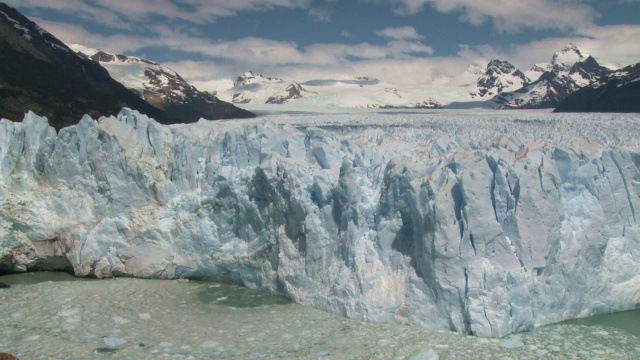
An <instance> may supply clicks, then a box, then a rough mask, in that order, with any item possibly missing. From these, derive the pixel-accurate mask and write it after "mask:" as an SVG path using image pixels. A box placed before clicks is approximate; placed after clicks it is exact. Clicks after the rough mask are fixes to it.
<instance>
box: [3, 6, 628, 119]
mask: <svg viewBox="0 0 640 360" xmlns="http://www.w3.org/2000/svg"><path fill="white" fill-rule="evenodd" d="M0 50H1V51H0V66H1V67H2V69H3V71H2V72H1V73H0V116H2V117H4V118H8V119H11V120H16V121H18V120H20V119H22V118H23V116H24V113H25V112H26V111H28V110H33V111H35V112H37V113H39V114H43V115H45V116H47V117H48V118H49V121H50V122H51V124H52V125H53V126H54V127H55V128H57V129H60V128H62V127H64V126H67V125H70V124H73V123H75V122H77V119H79V118H80V117H82V115H84V114H88V115H90V116H92V117H94V118H95V117H99V116H102V115H113V114H117V113H118V112H119V111H120V109H121V108H122V107H125V106H126V107H131V108H134V109H137V110H139V111H141V112H143V113H146V114H149V115H150V116H152V117H154V118H156V119H157V120H158V121H159V122H161V123H164V124H172V123H189V122H194V121H198V120H199V119H200V118H205V119H210V120H215V119H222V118H243V117H252V116H255V115H254V114H252V113H250V112H248V111H246V110H243V109H240V108H238V107H236V106H234V105H233V104H296V105H297V106H302V107H325V106H338V107H364V108H426V109H439V108H451V109H456V108H498V109H536V108H556V107H558V108H559V111H618V109H619V111H634V110H632V109H635V108H636V107H637V106H636V105H635V104H637V103H640V98H639V97H638V90H637V87H638V82H637V72H638V71H637V69H638V68H639V66H638V65H635V67H634V66H630V67H628V68H625V69H621V70H617V71H614V70H611V69H609V68H606V67H604V66H601V65H600V64H598V62H597V61H596V59H595V58H593V57H592V56H590V55H589V54H588V53H586V52H585V51H584V50H582V49H580V48H578V47H577V46H575V45H573V44H568V45H566V46H565V47H564V48H562V49H561V50H559V51H558V52H556V53H555V54H553V56H552V57H551V59H550V61H549V62H546V63H539V64H536V65H534V66H533V67H532V68H531V69H529V70H526V71H521V70H519V69H518V68H516V67H515V66H514V65H513V64H511V63H509V62H508V61H504V60H500V59H493V60H491V61H489V62H488V63H487V64H486V65H484V64H480V63H474V64H471V65H470V66H469V67H468V68H467V70H466V71H464V72H463V73H462V74H460V75H458V76H455V77H449V78H444V79H440V80H439V81H435V82H433V83H431V84H417V85H413V86H406V85H403V86H400V85H397V84H394V83H391V82H388V81H383V80H379V79H376V78H373V77H347V78H339V79H315V80H307V81H295V80H285V79H281V78H276V77H267V76H263V75H261V74H257V73H254V72H252V71H247V72H245V73H243V74H241V75H238V76H237V78H236V79H235V80H233V81H228V82H229V83H233V86H231V87H229V88H227V89H218V91H215V92H207V91H200V90H198V89H196V88H195V87H194V86H193V85H191V84H189V83H188V82H187V81H185V79H184V78H182V77H181V76H180V74H178V73H177V72H175V71H173V70H171V69H170V68H168V67H166V66H163V65H161V64H159V63H157V62H154V61H151V60H147V59H143V58H138V57H133V56H127V55H122V54H111V53H107V52H105V51H102V50H99V49H93V48H88V47H86V46H83V45H79V44H71V45H69V46H67V45H66V44H64V43H62V42H61V41H60V40H58V39H56V38H55V37H54V36H53V35H51V34H50V33H48V32H47V31H45V30H44V29H42V28H41V27H39V26H38V25H37V24H35V23H33V22H32V21H31V20H29V19H27V18H26V17H24V16H22V15H21V14H20V13H18V11H16V10H15V9H13V8H11V7H9V6H7V5H5V4H3V3H0ZM634 76H635V77H634ZM623 85H624V86H623ZM583 88H584V90H583V91H581V92H580V94H582V95H576V96H572V97H570V95H571V94H573V93H574V92H576V91H577V90H579V89H583ZM587 94H589V95H587ZM594 96H596V97H597V99H598V101H594V100H593V97H594ZM568 97H570V100H568V101H570V104H569V105H565V104H562V103H563V101H564V100H565V99H567V98H568ZM617 98H622V99H623V100H620V101H614V100H615V99H617ZM587 99H588V100H587ZM624 99H626V100H624ZM585 101H587V103H584V102H585ZM596 103H598V104H600V105H596ZM597 109H603V110H597Z"/></svg>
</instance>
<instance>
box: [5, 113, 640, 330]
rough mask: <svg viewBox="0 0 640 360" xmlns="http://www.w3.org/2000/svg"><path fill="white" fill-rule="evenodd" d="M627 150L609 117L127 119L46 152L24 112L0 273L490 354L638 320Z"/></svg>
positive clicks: (634, 143)
mask: <svg viewBox="0 0 640 360" xmlns="http://www.w3.org/2000/svg"><path fill="white" fill-rule="evenodd" d="M603 124H607V125H606V126H607V131H606V132H603V131H602V127H603V126H604V125H603ZM337 125H340V126H337ZM390 125H394V126H390ZM566 134H571V135H566ZM638 134H640V119H638V118H637V117H623V116H613V115H602V116H601V117H591V118H590V117H588V116H585V115H571V114H561V115H554V114H542V113H539V114H536V113H524V114H523V113H518V115H517V118H513V119H512V118H510V117H509V116H508V113H507V112H501V113H500V114H499V115H497V114H495V113H489V114H488V115H474V116H473V117H471V116H470V115H468V114H467V115H464V114H461V113H460V112H446V113H438V114H431V115H415V114H414V115H407V114H404V115H388V114H387V115H381V114H375V115H372V114H371V113H369V114H368V115H354V114H347V115H327V114H324V115H308V114H307V115H305V116H304V119H303V120H296V119H295V117H291V116H289V117H285V116H282V117H277V116H271V117H269V122H266V121H264V120H246V121H233V122H217V123H210V122H205V121H201V122H199V123H197V124H191V125H174V126H163V125H159V124H158V123H156V122H155V121H153V120H150V119H148V118H147V117H146V116H144V115H141V114H139V113H137V112H135V111H130V110H123V111H122V112H121V113H120V114H119V115H118V116H117V117H109V118H101V119H100V120H98V121H95V120H93V119H91V118H89V117H85V118H83V119H82V120H81V121H80V123H79V124H77V125H75V126H71V127H67V128H64V129H62V130H61V131H60V132H59V133H58V134H56V132H55V131H54V130H53V129H52V128H51V127H49V126H48V124H47V122H46V119H44V118H40V117H38V116H37V115H35V114H33V113H30V114H28V115H27V116H26V117H25V119H24V121H23V122H22V123H14V122H10V121H6V120H2V121H0V139H1V141H0V186H1V191H0V204H1V207H0V239H1V240H0V271H25V270H29V269H51V268H56V269H69V270H73V271H74V272H75V273H76V274H77V275H79V276H95V277H109V276H137V277H148V278H163V279H172V278H180V277H188V278H200V279H210V280H218V281H227V282H234V283H240V284H244V285H246V286H249V287H253V288H259V289H263V290H265V291H268V292H271V293H278V294H282V295H285V296H288V297H290V298H292V299H294V300H295V301H298V302H301V303H304V304H309V305H312V306H315V307H318V308H321V309H325V310H328V311H332V312H336V313H340V314H344V315H347V316H351V317H356V318H362V319H367V320H371V321H390V320H399V321H407V322H411V323H415V324H419V325H422V326H426V327H430V328H435V329H450V330H454V331H458V332H461V333H468V334H475V335H479V336H491V337H498V336H503V335H506V334H509V333H512V332H518V331H524V330H529V329H532V328H533V327H536V326H540V325H543V324H547V323H551V322H556V321H560V320H563V319H568V318H575V317H581V316H587V315H592V314H597V313H604V312H611V311H619V310H628V309H633V308H636V307H637V306H638V304H639V303H640V275H639V274H640V265H639V263H638V262H637V259H639V258H640V228H639V226H638V220H639V217H640V197H639V194H640V153H639V149H640V144H639V141H640V140H639V139H640V136H638Z"/></svg>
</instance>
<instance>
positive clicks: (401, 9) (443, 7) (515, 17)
mask: <svg viewBox="0 0 640 360" xmlns="http://www.w3.org/2000/svg"><path fill="white" fill-rule="evenodd" d="M394 2H395V3H397V4H398V8H396V12H398V13H401V14H416V13H419V12H421V11H423V10H424V8H425V6H427V5H429V6H431V7H432V8H434V9H435V10H437V11H439V12H442V13H453V12H456V13H460V20H461V21H464V22H468V23H471V24H473V25H480V24H482V23H485V22H487V21H491V22H493V24H494V26H495V28H496V30H497V31H499V32H515V31H520V30H523V29H526V28H529V29H560V30H564V31H574V30H577V29H581V28H584V27H588V26H591V25H592V24H593V20H594V18H595V17H596V16H597V13H596V12H595V10H593V8H592V7H591V6H589V5H586V4H582V3H579V2H578V1H576V0H528V1H513V0H394Z"/></svg>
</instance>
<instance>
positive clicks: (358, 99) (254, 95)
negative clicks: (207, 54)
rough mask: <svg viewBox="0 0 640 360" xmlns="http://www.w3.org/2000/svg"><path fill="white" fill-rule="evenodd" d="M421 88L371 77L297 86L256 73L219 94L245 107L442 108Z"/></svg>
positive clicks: (245, 76)
mask: <svg viewBox="0 0 640 360" xmlns="http://www.w3.org/2000/svg"><path fill="white" fill-rule="evenodd" d="M424 93H425V91H424V89H423V88H421V87H419V86H415V87H398V86H397V85H394V84H391V83H387V82H382V81H380V80H378V79H375V78H371V77H353V78H347V79H335V80H334V79H322V80H309V81H305V82H302V83H298V82H295V81H291V80H283V79H279V78H275V77H265V76H263V75H260V74H255V73H253V72H246V73H244V74H243V75H240V76H239V77H238V78H237V79H236V81H235V83H234V86H233V87H232V88H230V89H226V90H224V91H220V92H218V96H219V97H220V98H221V99H225V100H228V101H232V102H233V103H242V104H249V103H250V104H283V103H291V102H295V103H296V105H300V106H311V107H322V106H327V105H329V106H338V107H362V108H439V107H441V104H440V103H439V102H438V101H437V100H435V99H433V98H431V97H429V96H425V94H424Z"/></svg>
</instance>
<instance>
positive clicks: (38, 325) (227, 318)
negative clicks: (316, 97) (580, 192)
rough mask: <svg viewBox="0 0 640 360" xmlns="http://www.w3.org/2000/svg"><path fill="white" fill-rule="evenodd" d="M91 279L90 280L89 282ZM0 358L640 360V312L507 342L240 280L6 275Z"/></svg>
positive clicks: (0, 296)
mask: <svg viewBox="0 0 640 360" xmlns="http://www.w3.org/2000/svg"><path fill="white" fill-rule="evenodd" d="M79 280H80V281H79ZM0 282H5V283H8V284H11V285H12V286H11V288H9V289H0V321H2V324H3V327H2V329H1V330H0V352H9V353H12V354H14V355H16V356H18V357H20V358H21V359H94V358H95V359H103V358H104V359H127V360H131V359H214V358H215V359H262V358H267V359H282V358H291V359H416V360H417V359H496V358H500V359H540V358H554V359H601V358H608V359H616V358H617V359H632V358H638V357H640V345H639V344H638V336H640V322H638V318H639V317H640V311H635V312H626V313H617V314H609V315H600V316H595V317H591V318H587V319H579V320H572V321H568V322H564V323H560V324H554V325H549V326H544V327H541V328H538V329H535V330H533V331H531V332H526V333H520V334H513V335H510V336H507V337H504V338H501V339H487V338H478V337H473V336H464V335H460V334H457V333H453V332H447V331H432V330H426V329H422V328H418V327H415V326H411V325H406V324H400V323H387V324H375V323H366V322H361V321H356V320H352V319H347V318H343V317H341V316H338V315H334V314H329V313H326V312H323V311H320V310H316V309H313V308H310V307H306V306H303V305H299V304H295V303H293V302H290V301H288V300H287V299H284V298H282V297H277V296H271V295H267V294H263V293H261V292H259V291H256V290H252V289H247V288H243V287H240V286H236V285H227V284H217V283H207V282H197V281H190V282H186V281H182V280H175V281H174V280H171V281H166V280H141V279H131V278H117V279H107V280H95V281H87V280H86V279H77V278H74V277H73V276H71V275H69V274H64V273H51V272H43V273H26V274H18V275H8V276H0Z"/></svg>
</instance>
